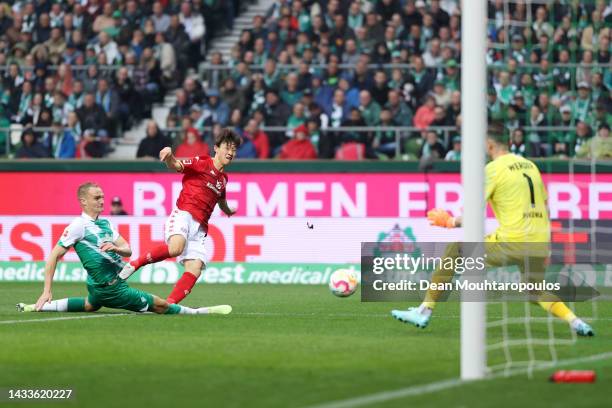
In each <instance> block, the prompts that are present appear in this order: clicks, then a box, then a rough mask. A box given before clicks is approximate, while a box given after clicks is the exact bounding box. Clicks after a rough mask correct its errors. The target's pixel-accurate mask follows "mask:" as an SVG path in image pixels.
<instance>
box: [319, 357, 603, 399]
mask: <svg viewBox="0 0 612 408" xmlns="http://www.w3.org/2000/svg"><path fill="white" fill-rule="evenodd" d="M610 358H612V352H607V353H601V354H593V355H591V356H586V357H579V358H571V359H566V360H558V361H556V362H554V363H553V362H551V363H550V364H543V365H541V366H538V367H534V368H533V371H542V370H548V369H550V368H553V367H558V366H564V365H570V364H579V363H587V362H593V361H600V360H607V359H610ZM527 371H528V369H527V368H517V369H515V370H510V372H509V373H508V374H504V373H498V374H494V375H491V376H490V377H487V378H485V379H483V380H482V381H489V380H493V379H496V378H502V377H512V376H515V375H518V374H523V373H525V372H527ZM473 382H474V381H464V380H461V379H460V378H451V379H448V380H443V381H437V382H432V383H428V384H422V385H415V386H412V387H406V388H400V389H398V390H393V391H382V392H378V393H375V394H370V395H364V396H361V397H356V398H350V399H345V400H340V401H332V402H328V403H323V404H319V405H311V406H309V407H308V408H352V407H360V406H364V405H370V404H375V403H379V402H385V401H390V400H394V399H399V398H404V397H410V396H413V395H422V394H428V393H431V392H435V391H442V390H447V389H450V388H455V387H458V386H460V385H465V384H469V383H473Z"/></svg>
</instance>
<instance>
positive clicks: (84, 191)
mask: <svg viewBox="0 0 612 408" xmlns="http://www.w3.org/2000/svg"><path fill="white" fill-rule="evenodd" d="M92 187H98V188H99V187H100V186H99V185H98V184H97V183H94V182H93V181H86V182H85V183H83V184H81V185H80V186H79V188H78V190H77V197H78V198H79V200H80V199H81V198H84V197H85V195H86V194H87V191H88V190H89V189H90V188H92Z"/></svg>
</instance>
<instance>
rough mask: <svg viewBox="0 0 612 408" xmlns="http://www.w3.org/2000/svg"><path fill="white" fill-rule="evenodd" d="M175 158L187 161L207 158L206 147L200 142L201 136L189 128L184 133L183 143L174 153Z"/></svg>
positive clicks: (195, 130)
mask: <svg viewBox="0 0 612 408" xmlns="http://www.w3.org/2000/svg"><path fill="white" fill-rule="evenodd" d="M174 154H175V156H176V157H179V158H183V159H188V158H191V157H196V156H200V157H202V156H208V155H209V150H208V145H207V144H206V143H204V142H203V141H202V136H201V135H200V132H198V130H197V129H196V128H193V127H189V128H187V129H186V130H185V131H184V136H183V141H182V143H181V144H180V145H178V147H177V148H176V151H175V153H174Z"/></svg>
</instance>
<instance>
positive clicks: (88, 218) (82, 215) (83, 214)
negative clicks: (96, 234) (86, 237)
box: [81, 212, 99, 222]
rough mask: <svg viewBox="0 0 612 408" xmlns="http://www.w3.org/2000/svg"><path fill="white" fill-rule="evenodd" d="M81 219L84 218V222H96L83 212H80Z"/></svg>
mask: <svg viewBox="0 0 612 408" xmlns="http://www.w3.org/2000/svg"><path fill="white" fill-rule="evenodd" d="M81 217H83V218H85V219H86V220H88V221H93V222H96V220H95V219H93V218H91V217H90V216H89V215H87V214H85V212H82V213H81ZM98 218H99V217H98Z"/></svg>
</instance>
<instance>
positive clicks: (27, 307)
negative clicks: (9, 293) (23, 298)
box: [17, 303, 36, 313]
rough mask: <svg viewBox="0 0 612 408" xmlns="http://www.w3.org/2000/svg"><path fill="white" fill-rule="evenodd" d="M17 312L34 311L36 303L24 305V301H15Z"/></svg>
mask: <svg viewBox="0 0 612 408" xmlns="http://www.w3.org/2000/svg"><path fill="white" fill-rule="evenodd" d="M17 311H18V312H28V313H29V312H35V311H36V305H26V304H25V303H17Z"/></svg>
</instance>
